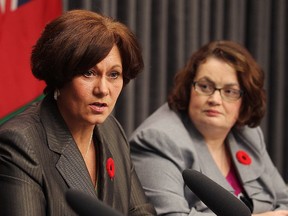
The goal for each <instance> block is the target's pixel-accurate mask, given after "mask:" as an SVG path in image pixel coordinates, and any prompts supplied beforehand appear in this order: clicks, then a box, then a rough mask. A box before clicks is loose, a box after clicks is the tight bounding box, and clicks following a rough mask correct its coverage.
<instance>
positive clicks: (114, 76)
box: [109, 71, 120, 79]
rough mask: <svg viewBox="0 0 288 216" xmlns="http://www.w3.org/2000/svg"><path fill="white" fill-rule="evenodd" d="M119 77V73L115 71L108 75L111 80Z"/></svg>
mask: <svg viewBox="0 0 288 216" xmlns="http://www.w3.org/2000/svg"><path fill="white" fill-rule="evenodd" d="M119 76H120V73H119V72H116V71H114V72H111V73H110V74H109V77H110V78H111V79H117V78H118V77H119Z"/></svg>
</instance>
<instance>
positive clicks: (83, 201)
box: [65, 189, 123, 216]
mask: <svg viewBox="0 0 288 216" xmlns="http://www.w3.org/2000/svg"><path fill="white" fill-rule="evenodd" d="M65 196H66V200H67V202H68V204H69V206H70V207H71V208H72V209H73V210H74V211H75V212H76V213H77V214H78V215H79V216H93V215H95V216H107V215H109V216H110V215H111V216H123V215H122V214H121V213H119V212H117V211H116V210H115V209H113V208H112V207H110V206H108V205H107V204H105V203H103V202H102V201H100V200H98V199H96V198H94V197H92V196H90V195H87V194H85V193H83V192H81V191H77V190H74V189H69V190H68V191H67V192H66V194H65Z"/></svg>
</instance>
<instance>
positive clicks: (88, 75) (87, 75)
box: [83, 70, 95, 77]
mask: <svg viewBox="0 0 288 216" xmlns="http://www.w3.org/2000/svg"><path fill="white" fill-rule="evenodd" d="M94 75H95V73H94V71H92V70H87V71H85V72H83V76H85V77H92V76H94Z"/></svg>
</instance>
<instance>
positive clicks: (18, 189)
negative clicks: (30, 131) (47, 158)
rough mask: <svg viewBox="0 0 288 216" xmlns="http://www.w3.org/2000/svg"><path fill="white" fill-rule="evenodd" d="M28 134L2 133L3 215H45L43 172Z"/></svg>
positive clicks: (0, 202)
mask: <svg viewBox="0 0 288 216" xmlns="http://www.w3.org/2000/svg"><path fill="white" fill-rule="evenodd" d="M29 142H30V141H29V137H28V136H27V135H26V134H25V130H14V131H13V130H4V129H2V130H0V215H9V216H18V215H22V216H28V215H29V216H39V215H45V214H46V213H45V198H44V195H43V193H42V190H41V187H40V179H41V177H40V175H41V174H40V172H39V168H38V165H37V164H38V163H37V161H36V160H35V157H34V152H33V150H32V149H31V148H30V147H29Z"/></svg>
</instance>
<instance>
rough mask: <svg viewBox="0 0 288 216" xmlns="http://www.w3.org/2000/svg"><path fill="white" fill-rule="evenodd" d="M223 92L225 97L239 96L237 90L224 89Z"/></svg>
mask: <svg viewBox="0 0 288 216" xmlns="http://www.w3.org/2000/svg"><path fill="white" fill-rule="evenodd" d="M224 92H225V94H227V95H237V94H239V92H240V91H239V90H237V89H233V88H228V89H224Z"/></svg>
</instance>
